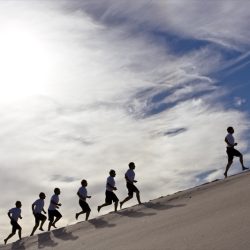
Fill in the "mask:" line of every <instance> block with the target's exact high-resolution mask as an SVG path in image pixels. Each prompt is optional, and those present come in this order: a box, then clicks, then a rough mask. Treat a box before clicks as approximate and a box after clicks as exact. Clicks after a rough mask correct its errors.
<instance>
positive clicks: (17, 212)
mask: <svg viewBox="0 0 250 250" xmlns="http://www.w3.org/2000/svg"><path fill="white" fill-rule="evenodd" d="M21 207H22V203H21V201H17V202H16V207H14V208H11V209H10V210H9V212H8V216H9V218H10V224H11V225H12V232H11V234H10V235H9V236H8V237H7V238H6V239H4V244H5V245H6V243H7V241H8V240H9V239H10V238H11V237H12V236H14V235H15V234H16V230H18V236H19V239H20V240H21V239H22V228H21V226H20V225H19V224H18V222H17V221H18V219H22V216H21Z"/></svg>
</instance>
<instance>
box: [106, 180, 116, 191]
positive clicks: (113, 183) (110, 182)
mask: <svg viewBox="0 0 250 250" xmlns="http://www.w3.org/2000/svg"><path fill="white" fill-rule="evenodd" d="M108 183H109V185H111V186H112V187H115V178H114V177H112V176H109V177H108V178H107V183H106V190H107V191H111V192H113V189H112V188H111V187H110V186H109V185H108Z"/></svg>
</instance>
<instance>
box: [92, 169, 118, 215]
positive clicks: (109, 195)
mask: <svg viewBox="0 0 250 250" xmlns="http://www.w3.org/2000/svg"><path fill="white" fill-rule="evenodd" d="M115 176H116V173H115V170H113V169H111V170H110V171H109V177H108V178H107V182H106V193H105V195H106V199H105V203H104V204H102V205H101V206H98V207H97V211H98V212H100V210H101V208H102V207H105V206H109V205H111V204H112V202H114V207H115V212H116V211H117V207H118V202H119V199H118V198H117V196H116V195H115V193H114V191H116V190H117V188H116V187H115V178H114V177H115Z"/></svg>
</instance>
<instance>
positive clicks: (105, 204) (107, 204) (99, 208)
mask: <svg viewBox="0 0 250 250" xmlns="http://www.w3.org/2000/svg"><path fill="white" fill-rule="evenodd" d="M109 205H111V203H106V202H105V203H104V204H102V205H101V206H98V207H97V211H98V212H100V210H101V208H103V207H106V206H109Z"/></svg>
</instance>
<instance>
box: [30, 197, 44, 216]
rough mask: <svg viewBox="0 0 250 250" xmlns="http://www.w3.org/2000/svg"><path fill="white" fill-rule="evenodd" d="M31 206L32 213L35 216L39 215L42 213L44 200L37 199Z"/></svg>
mask: <svg viewBox="0 0 250 250" xmlns="http://www.w3.org/2000/svg"><path fill="white" fill-rule="evenodd" d="M32 205H35V207H34V213H35V214H40V213H41V212H42V211H43V207H44V200H43V199H38V200H36V201H35V202H34V203H33V204H32Z"/></svg>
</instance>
